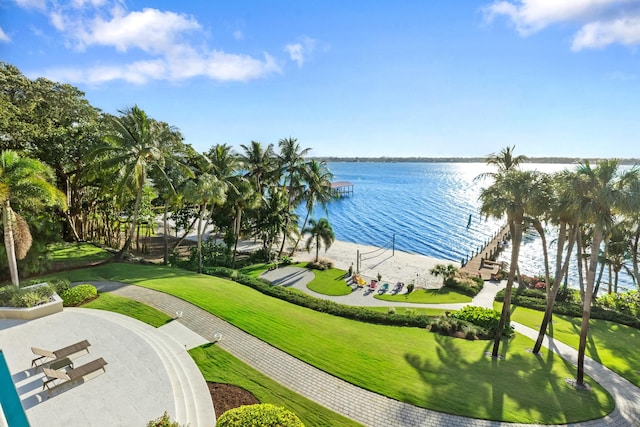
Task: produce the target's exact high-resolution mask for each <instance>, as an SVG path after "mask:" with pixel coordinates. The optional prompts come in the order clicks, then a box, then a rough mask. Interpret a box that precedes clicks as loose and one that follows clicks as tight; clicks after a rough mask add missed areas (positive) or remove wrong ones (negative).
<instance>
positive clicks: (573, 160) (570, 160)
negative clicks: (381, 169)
mask: <svg viewBox="0 0 640 427" xmlns="http://www.w3.org/2000/svg"><path fill="white" fill-rule="evenodd" d="M311 158H312V159H315V160H318V161H326V162H361V163H485V162H486V160H487V158H486V157H384V156H383V157H331V156H329V157H327V156H312V157H311ZM600 160H606V159H605V158H596V157H592V158H580V157H529V158H528V159H527V160H526V161H525V162H524V163H557V164H577V163H579V162H583V161H588V162H589V163H595V162H598V161H600ZM618 160H619V161H620V164H622V165H640V159H639V158H629V159H618Z"/></svg>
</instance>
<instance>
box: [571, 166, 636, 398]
mask: <svg viewBox="0 0 640 427" xmlns="http://www.w3.org/2000/svg"><path fill="white" fill-rule="evenodd" d="M618 169H619V162H618V161H617V160H614V159H611V160H603V161H601V162H599V163H598V164H597V166H596V167H595V168H593V167H591V165H590V164H589V162H584V163H582V164H580V165H579V166H578V169H577V170H576V173H577V175H578V177H579V181H578V182H579V185H578V187H577V188H576V197H577V200H578V203H579V207H580V212H581V216H582V218H583V222H584V223H585V224H590V225H591V226H592V227H593V229H592V233H591V241H590V254H589V258H588V264H587V274H586V281H585V282H586V283H585V286H584V298H583V307H582V324H581V327H580V342H579V344H578V364H577V365H578V369H577V375H576V384H577V386H578V387H584V356H585V350H586V345H587V335H588V333H589V319H590V317H591V303H592V298H593V289H594V284H595V279H596V270H597V267H598V252H599V248H600V245H601V243H602V241H603V238H604V235H605V233H606V232H607V231H608V230H609V229H610V227H611V225H612V224H613V220H614V215H615V212H616V210H617V209H619V208H620V206H622V205H623V204H624V201H625V197H624V193H623V192H622V191H621V184H622V183H623V182H624V181H625V176H624V174H623V175H621V176H620V175H619V171H618Z"/></svg>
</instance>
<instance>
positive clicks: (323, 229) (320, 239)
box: [302, 218, 336, 262]
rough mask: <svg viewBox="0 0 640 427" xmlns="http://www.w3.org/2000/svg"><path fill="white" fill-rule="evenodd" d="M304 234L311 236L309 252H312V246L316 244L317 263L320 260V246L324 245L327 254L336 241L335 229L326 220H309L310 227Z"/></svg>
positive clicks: (308, 245)
mask: <svg viewBox="0 0 640 427" xmlns="http://www.w3.org/2000/svg"><path fill="white" fill-rule="evenodd" d="M302 233H303V234H309V235H310V236H309V238H308V239H307V244H306V248H307V252H309V251H310V250H311V245H312V244H314V243H315V246H316V262H318V259H319V252H320V246H321V245H322V244H324V251H325V252H326V251H327V249H329V248H330V247H331V245H332V244H333V242H334V241H335V239H336V237H335V235H334V233H333V228H331V224H329V220H328V219H326V218H320V219H319V220H318V221H316V220H315V219H311V220H309V227H307V228H305V229H304V230H303V231H302Z"/></svg>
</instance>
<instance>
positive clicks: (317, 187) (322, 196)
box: [291, 160, 336, 254]
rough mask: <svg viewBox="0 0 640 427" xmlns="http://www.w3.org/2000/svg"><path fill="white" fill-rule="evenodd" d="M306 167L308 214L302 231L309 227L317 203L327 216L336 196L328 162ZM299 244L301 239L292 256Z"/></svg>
mask: <svg viewBox="0 0 640 427" xmlns="http://www.w3.org/2000/svg"><path fill="white" fill-rule="evenodd" d="M305 166H306V167H305V168H303V169H302V180H303V181H304V183H305V185H306V191H305V192H304V194H303V198H304V202H305V207H306V208H307V209H306V210H307V213H306V215H305V217H304V221H303V222H302V227H301V229H304V228H305V227H306V226H307V221H308V220H309V216H310V215H311V214H312V213H313V209H314V207H315V206H316V203H318V204H320V206H321V207H322V208H323V209H324V212H325V214H327V204H328V203H329V201H331V200H332V199H334V198H335V196H336V193H335V190H334V188H333V187H332V186H331V180H332V179H333V174H332V173H331V171H329V168H328V167H327V163H326V162H324V161H322V162H318V161H316V160H311V161H309V162H308V163H306V165H305ZM299 243H300V239H298V240H297V241H296V244H295V245H294V246H293V248H292V250H291V254H293V253H294V252H295V251H296V249H297V248H298V244H299Z"/></svg>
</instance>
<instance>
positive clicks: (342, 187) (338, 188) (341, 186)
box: [331, 181, 353, 197]
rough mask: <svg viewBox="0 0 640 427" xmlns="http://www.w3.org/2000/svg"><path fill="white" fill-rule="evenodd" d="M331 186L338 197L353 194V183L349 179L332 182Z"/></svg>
mask: <svg viewBox="0 0 640 427" xmlns="http://www.w3.org/2000/svg"><path fill="white" fill-rule="evenodd" d="M331 188H333V190H334V191H335V192H336V194H337V195H338V197H347V196H350V195H352V194H353V183H351V182H349V181H336V182H332V183H331Z"/></svg>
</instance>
